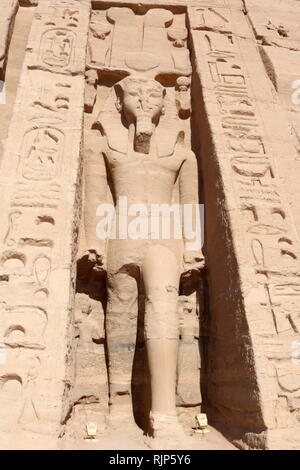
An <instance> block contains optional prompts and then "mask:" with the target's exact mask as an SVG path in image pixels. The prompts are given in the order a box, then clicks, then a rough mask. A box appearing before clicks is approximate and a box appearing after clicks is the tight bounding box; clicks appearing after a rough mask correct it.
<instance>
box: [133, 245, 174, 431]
mask: <svg viewBox="0 0 300 470" xmlns="http://www.w3.org/2000/svg"><path fill="white" fill-rule="evenodd" d="M142 273H143V281H144V286H145V294H146V312H145V313H146V314H145V333H146V341H147V352H148V359H149V368H150V375H151V395H152V408H151V416H152V424H153V430H154V433H155V429H158V428H160V427H169V431H170V427H172V426H173V431H175V429H174V426H176V425H177V417H176V395H175V389H176V368H177V354H178V343H179V318H178V314H177V303H178V287H179V277H180V270H179V263H178V260H177V259H176V256H175V255H174V254H173V252H172V251H170V250H169V249H168V248H167V247H164V246H160V245H157V246H154V247H152V248H150V249H149V251H148V253H147V256H146V258H145V260H144V263H143V267H142ZM169 424H170V425H171V426H169Z"/></svg>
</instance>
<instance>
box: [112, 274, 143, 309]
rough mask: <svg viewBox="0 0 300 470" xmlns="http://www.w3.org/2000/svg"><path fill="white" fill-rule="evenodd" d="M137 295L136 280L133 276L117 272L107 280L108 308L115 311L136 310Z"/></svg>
mask: <svg viewBox="0 0 300 470" xmlns="http://www.w3.org/2000/svg"><path fill="white" fill-rule="evenodd" d="M137 296H138V288H137V282H136V279H135V278H134V277H131V276H129V275H128V274H125V273H117V274H115V276H114V277H113V278H112V279H110V280H109V285H108V310H109V311H113V312H115V313H117V312H118V313H129V314H130V313H132V311H133V310H136V304H137Z"/></svg>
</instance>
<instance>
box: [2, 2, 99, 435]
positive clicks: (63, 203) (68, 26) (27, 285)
mask: <svg viewBox="0 0 300 470" xmlns="http://www.w3.org/2000/svg"><path fill="white" fill-rule="evenodd" d="M89 15H90V2H89V0H56V1H50V0H40V2H39V6H38V7H37V11H36V15H35V18H34V21H33V23H32V30H31V33H30V38H29V47H28V51H29V52H28V53H27V54H26V56H25V66H24V69H23V73H22V76H21V85H22V86H20V88H19V91H18V96H17V99H16V102H17V103H18V105H17V107H16V109H15V114H14V116H13V118H12V121H11V125H10V129H9V136H8V140H7V144H6V148H5V152H4V156H3V163H2V171H1V186H2V187H3V188H5V189H4V197H3V198H2V201H1V202H0V205H1V213H2V215H3V225H2V228H1V231H0V297H1V305H0V308H1V315H0V341H1V343H2V344H4V345H5V348H6V361H5V362H4V363H1V364H0V404H5V403H6V401H7V399H8V398H7V395H6V389H7V390H9V389H10V387H12V388H13V389H15V390H16V391H17V390H19V389H20V390H19V392H18V393H16V396H15V407H16V410H17V411H16V413H15V414H14V413H12V415H14V421H13V422H11V420H10V418H9V417H8V416H6V415H5V413H4V416H2V414H1V422H2V428H3V427H4V428H5V427H6V429H8V430H9V426H10V424H14V425H19V426H21V427H22V426H23V425H24V424H26V426H27V427H28V426H29V427H30V426H36V425H37V424H39V423H40V421H41V422H42V423H41V424H43V425H44V424H45V423H47V422H51V423H53V426H54V428H55V429H57V425H58V424H59V422H60V420H61V413H62V412H63V411H62V410H63V407H64V406H66V404H65V403H64V397H65V396H66V395H65V390H64V389H65V387H66V383H67V380H68V379H67V374H68V372H67V369H66V367H67V365H68V364H66V357H67V358H68V354H69V351H70V347H69V345H68V341H71V339H70V338H71V334H70V338H68V336H67V335H66V334H65V333H62V336H57V334H56V330H57V327H58V325H60V327H59V328H61V331H63V330H64V329H65V330H67V329H68V328H69V327H70V318H69V313H68V312H70V308H69V301H70V299H71V296H72V294H73V291H72V289H73V286H72V284H71V283H70V279H72V276H73V273H72V256H73V252H74V250H75V248H74V244H76V234H75V233H73V230H74V228H75V229H76V223H77V220H76V221H74V219H75V218H76V217H77V212H76V211H77V209H76V204H78V201H79V199H78V196H77V195H76V182H77V179H78V177H79V169H80V142H81V123H82V114H83V107H84V99H83V98H84V70H85V69H84V64H85V49H86V44H87V33H88V20H89ZM66 221H67V222H66ZM75 231H76V230H75ZM62 232H64V233H65V236H64V237H62V236H61V233H62ZM53 272H55V275H54V274H53ZM55 323H56V326H55ZM60 354H62V355H63V356H62V357H61V359H59V356H60ZM70 361H71V359H70V360H69V359H67V362H70ZM59 363H60V365H59V367H58V364H59ZM51 371H52V372H51ZM51 374H52V378H51V376H50V375H51ZM49 384H50V385H49ZM53 400H54V401H53ZM51 402H52V403H54V402H55V403H56V404H55V406H54V408H53V413H52V416H50V415H51V413H49V411H47V407H49V409H50V408H51V406H52V405H49V403H51ZM47 403H48V404H47ZM0 407H2V405H0ZM10 411H11V410H10ZM35 429H36V428H35ZM49 429H50V428H49ZM37 431H38V429H37Z"/></svg>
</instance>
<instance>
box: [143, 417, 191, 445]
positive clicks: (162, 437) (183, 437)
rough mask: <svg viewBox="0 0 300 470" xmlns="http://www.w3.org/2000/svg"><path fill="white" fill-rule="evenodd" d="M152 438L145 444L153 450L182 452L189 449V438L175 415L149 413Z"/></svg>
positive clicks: (148, 438)
mask: <svg viewBox="0 0 300 470" xmlns="http://www.w3.org/2000/svg"><path fill="white" fill-rule="evenodd" d="M150 422H151V425H152V434H153V435H152V436H147V437H146V438H145V443H146V445H147V446H148V447H150V449H153V450H173V449H174V450H183V449H190V448H191V438H190V437H189V436H188V435H187V434H186V433H185V431H184V429H183V427H182V425H181V424H180V422H179V420H178V417H177V415H167V414H162V413H156V412H155V413H153V412H152V413H151V415H150Z"/></svg>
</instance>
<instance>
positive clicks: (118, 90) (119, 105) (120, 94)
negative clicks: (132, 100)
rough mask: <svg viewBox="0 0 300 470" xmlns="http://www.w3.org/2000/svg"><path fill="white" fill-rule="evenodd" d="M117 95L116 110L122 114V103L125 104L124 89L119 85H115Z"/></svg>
mask: <svg viewBox="0 0 300 470" xmlns="http://www.w3.org/2000/svg"><path fill="white" fill-rule="evenodd" d="M114 88H115V93H116V97H117V100H116V108H117V110H118V112H119V113H120V112H121V111H122V102H123V88H122V87H121V85H120V84H119V83H117V84H116V85H115V87H114Z"/></svg>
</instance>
